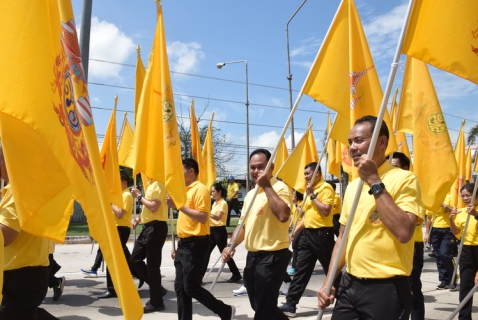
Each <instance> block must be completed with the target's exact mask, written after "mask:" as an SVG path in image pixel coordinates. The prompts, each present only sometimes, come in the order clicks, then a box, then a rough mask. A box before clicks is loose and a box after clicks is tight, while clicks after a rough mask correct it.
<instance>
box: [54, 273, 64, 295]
mask: <svg viewBox="0 0 478 320" xmlns="http://www.w3.org/2000/svg"><path fill="white" fill-rule="evenodd" d="M65 283H66V279H65V277H61V278H59V279H58V284H57V285H56V286H54V287H53V301H56V300H58V299H60V297H61V295H62V294H63V287H64V286H65Z"/></svg>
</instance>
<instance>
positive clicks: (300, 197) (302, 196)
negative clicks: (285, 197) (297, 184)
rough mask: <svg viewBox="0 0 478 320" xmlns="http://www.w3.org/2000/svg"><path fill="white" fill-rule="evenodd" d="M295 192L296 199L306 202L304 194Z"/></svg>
mask: <svg viewBox="0 0 478 320" xmlns="http://www.w3.org/2000/svg"><path fill="white" fill-rule="evenodd" d="M294 191H295V197H296V198H297V200H300V201H302V200H304V194H303V193H302V192H299V191H297V190H294Z"/></svg>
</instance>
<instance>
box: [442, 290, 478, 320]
mask: <svg viewBox="0 0 478 320" xmlns="http://www.w3.org/2000/svg"><path fill="white" fill-rule="evenodd" d="M476 290H478V285H475V286H474V287H473V289H471V290H470V292H469V293H468V294H467V295H466V297H465V299H463V301H462V302H460V304H459V305H458V307H456V309H455V311H453V312H452V314H451V315H450V316H449V317H448V318H447V320H452V319H453V318H454V317H455V316H456V315H457V314H458V312H460V310H461V309H463V307H464V306H465V304H466V303H467V302H468V301H469V300H470V299H471V297H473V294H474V293H475V292H476Z"/></svg>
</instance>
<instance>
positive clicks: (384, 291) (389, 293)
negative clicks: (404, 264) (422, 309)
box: [332, 273, 412, 320]
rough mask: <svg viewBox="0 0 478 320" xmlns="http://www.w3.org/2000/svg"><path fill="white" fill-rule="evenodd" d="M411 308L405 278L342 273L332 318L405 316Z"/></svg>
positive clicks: (355, 318)
mask: <svg viewBox="0 0 478 320" xmlns="http://www.w3.org/2000/svg"><path fill="white" fill-rule="evenodd" d="M411 309H412V294H411V291H410V280H409V279H408V277H405V276H404V277H399V278H389V279H377V280H370V279H369V280H360V279H358V278H355V277H354V276H352V275H350V274H348V273H344V275H343V277H342V281H341V282H340V287H339V290H338V293H337V301H336V303H335V307H334V311H333V313H332V320H337V319H338V320H343V319H344V320H361V319H377V320H382V319H390V320H395V319H408V318H409V317H410V310H411Z"/></svg>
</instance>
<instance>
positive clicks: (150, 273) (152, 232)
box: [130, 221, 168, 306]
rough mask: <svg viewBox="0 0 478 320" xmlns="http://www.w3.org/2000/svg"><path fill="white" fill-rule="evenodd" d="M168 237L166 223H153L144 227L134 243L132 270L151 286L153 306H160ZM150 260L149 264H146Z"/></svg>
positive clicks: (131, 260)
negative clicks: (164, 256) (162, 265)
mask: <svg viewBox="0 0 478 320" xmlns="http://www.w3.org/2000/svg"><path fill="white" fill-rule="evenodd" d="M167 235H168V225H167V223H166V222H165V221H152V222H148V223H146V224H145V225H144V226H143V230H142V231H141V233H140V234H139V236H138V239H136V242H135V243H134V247H133V252H132V253H131V258H130V262H131V268H132V269H133V271H134V275H135V276H136V277H137V278H138V279H141V280H143V281H144V282H146V283H147V284H148V285H149V297H150V302H151V304H152V305H153V306H160V305H161V304H162V302H163V298H162V297H161V269H160V268H161V256H162V251H163V246H164V242H165V241H166V236H167ZM144 259H147V260H148V264H146V263H145V262H144Z"/></svg>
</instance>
